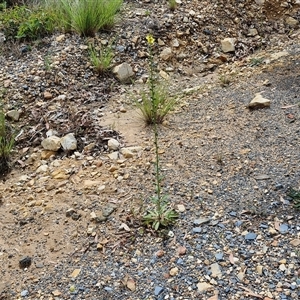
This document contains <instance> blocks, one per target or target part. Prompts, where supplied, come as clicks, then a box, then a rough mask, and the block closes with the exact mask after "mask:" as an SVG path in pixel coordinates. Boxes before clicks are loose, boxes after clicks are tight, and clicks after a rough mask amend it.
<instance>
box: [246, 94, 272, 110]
mask: <svg viewBox="0 0 300 300" xmlns="http://www.w3.org/2000/svg"><path fill="white" fill-rule="evenodd" d="M270 105H271V101H270V100H269V99H267V98H264V97H263V96H262V95H261V94H260V93H257V94H255V97H254V98H253V99H252V100H251V102H250V103H249V105H248V107H249V108H264V107H270Z"/></svg>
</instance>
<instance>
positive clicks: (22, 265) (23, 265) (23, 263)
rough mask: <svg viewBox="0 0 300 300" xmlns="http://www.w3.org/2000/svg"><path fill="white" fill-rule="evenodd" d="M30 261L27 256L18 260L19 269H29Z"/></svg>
mask: <svg viewBox="0 0 300 300" xmlns="http://www.w3.org/2000/svg"><path fill="white" fill-rule="evenodd" d="M31 262H32V259H31V257H29V256H24V257H22V258H21V259H20V260H19V267H20V268H21V269H25V268H29V267H30V265H31Z"/></svg>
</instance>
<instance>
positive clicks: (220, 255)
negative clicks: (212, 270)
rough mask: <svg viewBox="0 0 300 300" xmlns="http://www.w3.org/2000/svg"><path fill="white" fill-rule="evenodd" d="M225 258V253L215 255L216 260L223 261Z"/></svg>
mask: <svg viewBox="0 0 300 300" xmlns="http://www.w3.org/2000/svg"><path fill="white" fill-rule="evenodd" d="M223 256H224V254H223V252H218V253H216V254H215V258H216V260H223Z"/></svg>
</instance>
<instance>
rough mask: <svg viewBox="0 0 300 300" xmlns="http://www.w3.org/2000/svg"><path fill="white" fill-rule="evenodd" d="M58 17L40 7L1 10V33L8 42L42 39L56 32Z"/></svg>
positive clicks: (18, 7) (17, 7)
mask: <svg viewBox="0 0 300 300" xmlns="http://www.w3.org/2000/svg"><path fill="white" fill-rule="evenodd" d="M55 18H56V15H55V14H54V12H53V11H50V10H45V8H42V7H40V6H33V7H28V6H25V5H21V6H14V7H10V8H5V9H3V10H2V11H1V10H0V31H1V32H3V33H4V35H5V37H6V39H7V40H13V39H26V40H35V39H38V38H42V37H44V36H46V35H48V34H50V33H52V32H53V31H54V30H55Z"/></svg>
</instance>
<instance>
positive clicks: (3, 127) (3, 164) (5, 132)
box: [0, 110, 15, 177]
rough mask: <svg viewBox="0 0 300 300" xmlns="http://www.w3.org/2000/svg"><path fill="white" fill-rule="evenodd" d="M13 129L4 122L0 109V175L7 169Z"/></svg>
mask: <svg viewBox="0 0 300 300" xmlns="http://www.w3.org/2000/svg"><path fill="white" fill-rule="evenodd" d="M14 137H15V136H14V131H13V129H12V128H11V127H10V126H9V124H7V123H6V120H5V114H4V113H3V111H2V110H0V177H1V176H3V175H5V174H6V173H7V172H8V171H9V161H10V154H11V151H12V148H13V146H14Z"/></svg>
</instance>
